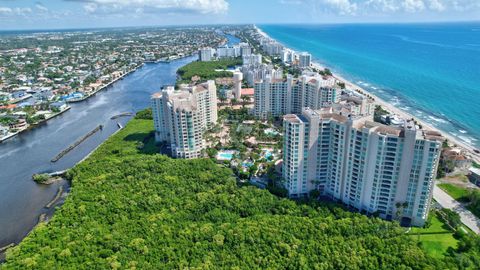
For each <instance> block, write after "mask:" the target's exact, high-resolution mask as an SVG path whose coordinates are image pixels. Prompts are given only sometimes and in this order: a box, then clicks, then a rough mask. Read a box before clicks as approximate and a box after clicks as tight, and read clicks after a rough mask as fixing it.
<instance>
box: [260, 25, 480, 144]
mask: <svg viewBox="0 0 480 270" xmlns="http://www.w3.org/2000/svg"><path fill="white" fill-rule="evenodd" d="M258 27H259V28H260V29H262V30H263V31H264V32H265V33H267V34H268V35H269V36H270V37H272V38H274V39H276V40H277V41H279V42H280V43H282V44H284V45H285V46H287V47H289V48H292V49H294V50H297V51H308V52H310V53H311V54H312V55H313V58H314V60H315V61H316V62H319V63H321V64H323V65H325V66H327V67H329V68H330V69H331V70H333V71H334V72H337V73H338V74H340V75H342V76H343V77H345V78H346V79H348V80H351V81H352V82H355V83H357V84H359V85H361V86H362V87H364V88H365V89H366V90H368V91H370V92H372V93H374V94H376V95H378V96H379V97H381V98H383V99H385V100H387V101H389V102H391V103H392V104H394V105H396V106H397V107H399V108H401V109H403V110H405V111H408V112H409V113H411V114H413V115H415V116H416V117H418V118H420V119H422V120H424V121H426V122H428V123H430V124H432V125H434V126H436V127H438V128H439V129H441V130H443V131H445V132H448V133H449V134H450V135H453V136H455V137H457V138H458V139H459V140H462V141H463V142H465V143H468V144H470V145H474V146H475V147H477V148H480V22H477V23H451V24H355V25H354V24H348V25H347V24H345V25H260V26H258Z"/></svg>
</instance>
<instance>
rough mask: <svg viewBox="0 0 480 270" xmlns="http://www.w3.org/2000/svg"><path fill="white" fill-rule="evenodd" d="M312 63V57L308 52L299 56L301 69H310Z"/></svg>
mask: <svg viewBox="0 0 480 270" xmlns="http://www.w3.org/2000/svg"><path fill="white" fill-rule="evenodd" d="M311 62H312V55H311V54H309V53H307V52H302V53H300V54H299V55H298V66H299V67H300V68H307V67H310V64H311Z"/></svg>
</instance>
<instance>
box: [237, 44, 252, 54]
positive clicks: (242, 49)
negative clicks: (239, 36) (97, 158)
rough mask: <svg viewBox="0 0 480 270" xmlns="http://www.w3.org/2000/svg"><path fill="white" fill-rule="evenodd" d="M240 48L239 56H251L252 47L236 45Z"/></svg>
mask: <svg viewBox="0 0 480 270" xmlns="http://www.w3.org/2000/svg"><path fill="white" fill-rule="evenodd" d="M238 46H239V47H240V55H241V56H249V55H251V54H252V47H250V45H249V44H248V43H245V42H242V43H240V44H238Z"/></svg>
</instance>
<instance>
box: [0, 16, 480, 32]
mask: <svg viewBox="0 0 480 270" xmlns="http://www.w3.org/2000/svg"><path fill="white" fill-rule="evenodd" d="M458 23H480V19H478V20H447V21H437V20H432V21H402V22H387V21H385V22H290V23H279V22H264V23H227V24H220V23H214V24H163V25H125V26H99V27H66V28H29V29H7V30H0V33H9V32H48V31H68V30H71V31H86V30H108V29H127V28H130V29H133V28H137V29H142V28H160V27H165V28H173V27H180V28H187V27H208V26H241V25H352V24H358V25H381V24H384V25H402V24H458Z"/></svg>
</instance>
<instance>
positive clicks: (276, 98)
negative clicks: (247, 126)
mask: <svg viewBox="0 0 480 270" xmlns="http://www.w3.org/2000/svg"><path fill="white" fill-rule="evenodd" d="M247 79H248V78H247ZM254 88H255V96H254V97H255V103H254V114H255V116H256V117H258V118H260V119H266V118H268V117H269V116H273V117H278V116H282V115H285V114H289V113H300V112H301V111H302V109H303V108H306V107H309V108H312V109H320V108H324V107H328V106H331V105H332V104H334V103H337V102H338V101H339V100H340V92H341V90H340V89H339V88H338V87H337V86H335V80H334V79H333V78H328V79H324V78H322V77H321V76H320V75H318V74H316V73H312V74H308V75H302V76H301V77H300V78H298V79H294V78H293V77H292V76H291V75H288V76H287V79H273V78H271V77H267V78H266V79H264V80H260V81H257V82H256V83H255V84H254Z"/></svg>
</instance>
